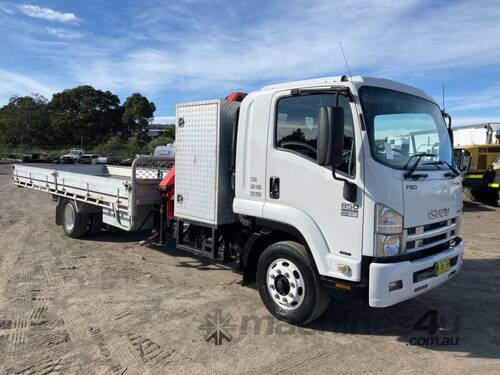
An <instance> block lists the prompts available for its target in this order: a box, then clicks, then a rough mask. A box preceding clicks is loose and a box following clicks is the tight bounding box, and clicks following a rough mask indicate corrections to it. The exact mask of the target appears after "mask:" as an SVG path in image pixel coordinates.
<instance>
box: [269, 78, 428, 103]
mask: <svg viewBox="0 0 500 375" xmlns="http://www.w3.org/2000/svg"><path fill="white" fill-rule="evenodd" d="M345 82H350V83H352V85H354V86H355V87H356V89H359V88H360V87H362V86H376V87H383V88H386V89H390V90H395V91H401V92H404V93H407V94H411V95H416V96H419V97H422V98H424V99H427V100H429V101H431V102H433V103H436V101H435V100H434V99H433V98H432V97H431V96H429V95H427V94H426V93H425V92H424V91H422V90H420V89H417V88H415V87H413V86H409V85H405V84H404V83H400V82H396V81H392V80H389V79H382V78H373V77H366V76H351V77H348V76H345V75H344V76H331V77H321V78H313V79H305V80H301V81H293V82H284V83H276V84H271V85H267V86H264V87H263V88H262V89H261V91H278V90H291V89H296V88H305V87H325V86H334V85H338V84H340V83H345ZM436 104H437V103H436Z"/></svg>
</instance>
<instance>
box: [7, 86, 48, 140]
mask: <svg viewBox="0 0 500 375" xmlns="http://www.w3.org/2000/svg"><path fill="white" fill-rule="evenodd" d="M50 142H51V127H50V116H49V112H48V109H47V99H45V98H44V97H43V96H41V95H37V94H33V95H32V96H14V97H12V98H11V99H10V101H9V104H7V105H6V106H4V107H2V108H0V143H3V144H11V145H30V144H37V145H47V144H50Z"/></svg>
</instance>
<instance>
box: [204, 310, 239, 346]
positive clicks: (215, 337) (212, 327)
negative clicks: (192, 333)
mask: <svg viewBox="0 0 500 375" xmlns="http://www.w3.org/2000/svg"><path fill="white" fill-rule="evenodd" d="M204 318H205V321H204V322H203V323H202V324H201V325H200V328H201V329H202V330H203V331H204V332H205V341H207V342H208V341H213V342H214V344H215V345H217V346H219V345H222V343H223V342H224V340H226V341H227V342H230V341H231V340H232V339H233V336H232V334H231V331H232V330H234V329H235V328H236V326H235V325H234V324H232V323H231V319H233V317H232V316H231V314H229V313H228V314H224V313H223V312H222V311H221V310H215V311H214V312H213V313H212V314H205V317H204Z"/></svg>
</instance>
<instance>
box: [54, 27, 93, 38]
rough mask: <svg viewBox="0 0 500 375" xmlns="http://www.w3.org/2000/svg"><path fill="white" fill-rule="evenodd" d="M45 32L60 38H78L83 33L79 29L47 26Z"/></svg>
mask: <svg viewBox="0 0 500 375" xmlns="http://www.w3.org/2000/svg"><path fill="white" fill-rule="evenodd" d="M46 30H47V33H48V34H50V35H53V36H56V37H58V38H62V39H80V38H83V36H84V34H83V33H81V32H79V31H74V30H68V29H62V28H58V27H47V28H46Z"/></svg>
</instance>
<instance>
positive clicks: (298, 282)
mask: <svg viewBox="0 0 500 375" xmlns="http://www.w3.org/2000/svg"><path fill="white" fill-rule="evenodd" d="M266 282H267V291H268V292H269V295H270V296H271V298H272V299H273V301H274V302H275V303H276V304H277V305H278V306H280V307H281V308H283V309H285V310H295V309H297V308H298V307H299V306H300V305H301V304H302V302H303V301H304V295H305V292H306V289H305V284H304V278H303V277H302V273H301V272H300V270H299V268H298V267H297V266H296V265H295V264H294V263H293V262H291V261H290V260H288V259H284V258H280V259H276V260H274V261H273V262H272V263H271V264H270V265H269V267H268V269H267V276H266Z"/></svg>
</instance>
